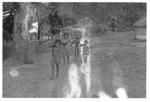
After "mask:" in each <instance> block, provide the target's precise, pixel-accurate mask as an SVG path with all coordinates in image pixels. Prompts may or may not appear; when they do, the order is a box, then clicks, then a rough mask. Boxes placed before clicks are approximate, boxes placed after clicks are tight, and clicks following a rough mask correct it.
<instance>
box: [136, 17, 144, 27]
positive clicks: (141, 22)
mask: <svg viewBox="0 0 150 102" xmlns="http://www.w3.org/2000/svg"><path fill="white" fill-rule="evenodd" d="M134 26H137V27H143V26H146V15H144V16H143V17H141V18H140V19H139V20H137V21H136V22H135V23H134Z"/></svg>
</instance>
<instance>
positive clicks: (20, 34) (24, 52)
mask: <svg viewBox="0 0 150 102" xmlns="http://www.w3.org/2000/svg"><path fill="white" fill-rule="evenodd" d="M31 6H32V5H31V4H30V3H20V10H19V12H17V13H16V15H15V20H14V41H15V44H16V53H15V55H16V58H17V60H18V61H19V62H21V63H31V58H30V57H29V56H30V55H29V51H30V43H29V38H30V36H29V32H28V31H29V29H28V21H29V19H30V16H32V13H31V12H32V11H31V10H32V9H31Z"/></svg>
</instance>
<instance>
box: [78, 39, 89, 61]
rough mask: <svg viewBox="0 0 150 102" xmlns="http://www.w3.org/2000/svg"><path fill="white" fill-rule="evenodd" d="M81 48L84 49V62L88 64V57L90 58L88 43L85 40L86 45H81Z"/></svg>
mask: <svg viewBox="0 0 150 102" xmlns="http://www.w3.org/2000/svg"><path fill="white" fill-rule="evenodd" d="M80 47H83V53H82V58H83V60H84V63H87V57H88V56H89V47H88V41H87V40H85V41H84V44H81V45H80Z"/></svg>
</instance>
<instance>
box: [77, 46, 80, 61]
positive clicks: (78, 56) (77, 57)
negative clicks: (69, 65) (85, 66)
mask: <svg viewBox="0 0 150 102" xmlns="http://www.w3.org/2000/svg"><path fill="white" fill-rule="evenodd" d="M79 53H80V52H79V48H77V59H78V58H79Z"/></svg>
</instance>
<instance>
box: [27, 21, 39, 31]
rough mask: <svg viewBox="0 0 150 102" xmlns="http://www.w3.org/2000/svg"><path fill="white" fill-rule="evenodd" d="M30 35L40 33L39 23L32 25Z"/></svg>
mask: <svg viewBox="0 0 150 102" xmlns="http://www.w3.org/2000/svg"><path fill="white" fill-rule="evenodd" d="M29 33H38V22H34V23H32V28H31V29H30V30H29Z"/></svg>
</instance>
